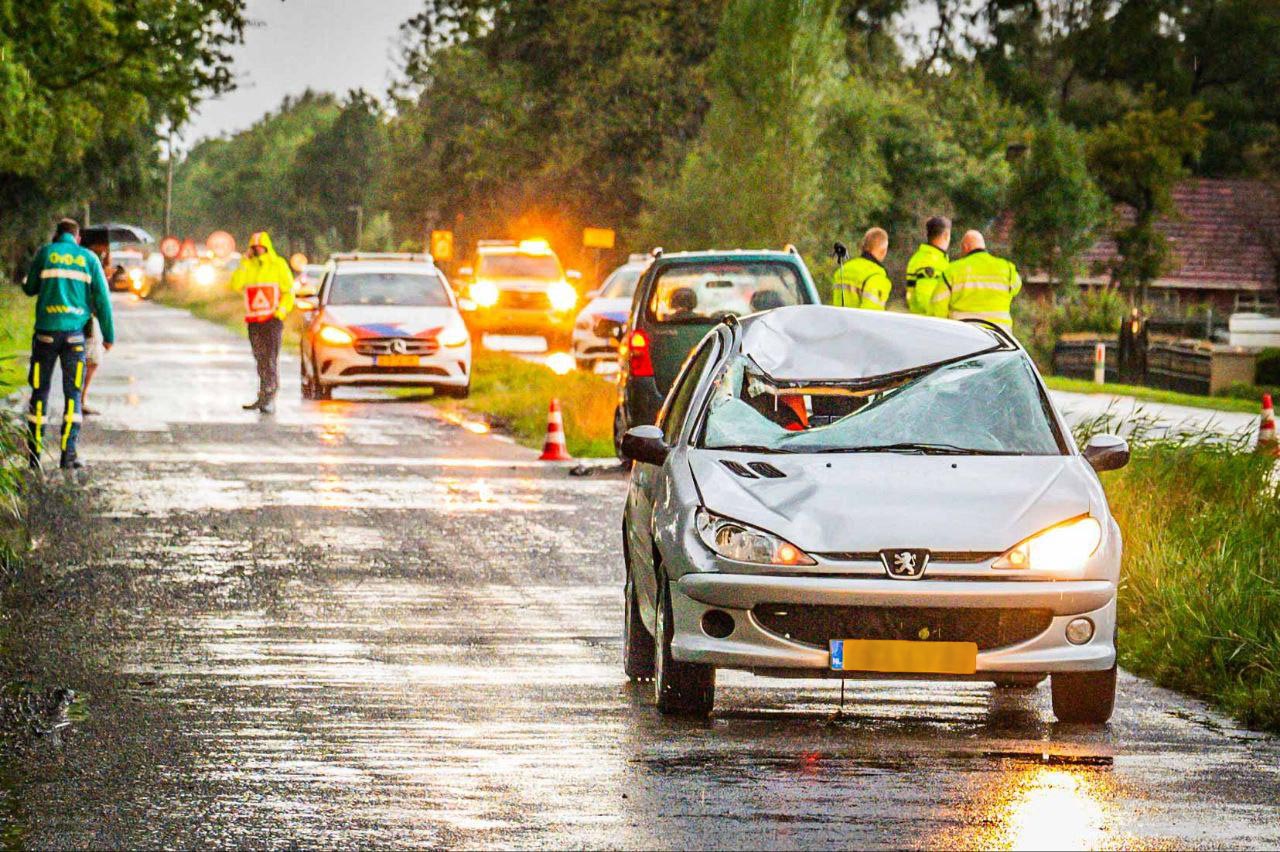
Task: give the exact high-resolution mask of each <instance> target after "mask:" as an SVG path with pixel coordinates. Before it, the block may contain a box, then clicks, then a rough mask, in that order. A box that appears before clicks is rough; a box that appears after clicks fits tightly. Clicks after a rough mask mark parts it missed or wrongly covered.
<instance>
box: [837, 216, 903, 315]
mask: <svg viewBox="0 0 1280 852" xmlns="http://www.w3.org/2000/svg"><path fill="white" fill-rule="evenodd" d="M888 253H889V234H888V233H887V232H886V231H885V230H884V228H872V229H871V230H869V231H867V233H866V235H865V236H863V238H862V254H861V256H859V257H855V258H854V259H853V260H850V261H848V262H847V263H845V264H844V265H842V266H841V267H840V268H839V269H837V270H836V274H835V277H834V278H833V283H834V285H835V286H834V291H835V292H834V293H833V294H832V301H831V303H832V304H833V305H835V306H836V307H838V308H862V309H863V310H865V311H883V310H884V309H885V306H886V305H888V304H889V293H890V292H891V291H892V290H893V284H892V282H890V281H889V273H887V272H885V269H884V259H885V256H886V255H887V254H888Z"/></svg>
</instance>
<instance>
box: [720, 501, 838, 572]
mask: <svg viewBox="0 0 1280 852" xmlns="http://www.w3.org/2000/svg"><path fill="white" fill-rule="evenodd" d="M695 522H696V523H697V526H698V536H699V538H701V539H702V543H703V544H705V545H706V546H707V547H709V548H711V549H712V550H713V551H715V552H716V553H717V554H719V555H720V556H723V557H724V558H725V559H732V560H734V561H735V562H750V563H753V564H756V565H817V564H818V563H817V562H814V561H813V557H811V556H809V554H807V553H805V552H804V551H803V550H801V549H800V548H798V547H796V546H795V545H794V544H792V543H791V542H789V541H786V540H785V539H782V538H779V537H778V536H776V535H774V534H773V533H768V532H765V531H764V530H759V529H756V528H755V527H752V526H748V525H747V524H744V523H742V522H741V521H734V520H730V519H729V518H722V517H720V516H719V515H716V514H714V513H712V512H708V511H707V510H706V509H699V510H698V514H697V517H696V519H695Z"/></svg>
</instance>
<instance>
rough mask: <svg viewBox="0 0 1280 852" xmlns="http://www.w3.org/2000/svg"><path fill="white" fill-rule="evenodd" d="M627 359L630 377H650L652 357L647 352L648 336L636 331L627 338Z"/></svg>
mask: <svg viewBox="0 0 1280 852" xmlns="http://www.w3.org/2000/svg"><path fill="white" fill-rule="evenodd" d="M627 358H628V359H629V360H628V364H629V368H630V372H631V375H633V376H652V375H653V357H652V354H651V353H650V351H649V335H648V334H646V333H645V332H644V331H643V330H641V329H636V330H635V331H633V332H631V334H630V336H628V337H627Z"/></svg>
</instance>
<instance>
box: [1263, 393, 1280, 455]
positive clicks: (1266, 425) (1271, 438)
mask: <svg viewBox="0 0 1280 852" xmlns="http://www.w3.org/2000/svg"><path fill="white" fill-rule="evenodd" d="M1258 452H1260V453H1267V452H1269V453H1273V454H1275V455H1277V456H1280V445H1278V444H1277V443H1276V411H1275V408H1273V407H1272V405H1271V394H1269V393H1264V394H1263V395H1262V422H1261V423H1259V424H1258Z"/></svg>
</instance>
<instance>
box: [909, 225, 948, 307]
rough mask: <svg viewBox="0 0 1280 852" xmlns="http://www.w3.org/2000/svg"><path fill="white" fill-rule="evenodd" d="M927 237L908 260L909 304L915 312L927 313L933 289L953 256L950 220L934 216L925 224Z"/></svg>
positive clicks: (937, 284)
mask: <svg viewBox="0 0 1280 852" xmlns="http://www.w3.org/2000/svg"><path fill="white" fill-rule="evenodd" d="M924 238H925V241H924V242H922V243H921V244H920V248H918V249H916V253H915V254H913V255H911V260H909V261H907V308H908V309H909V310H910V311H911V313H913V314H923V315H928V313H929V303H930V301H931V300H932V299H933V293H934V291H935V290H937V289H938V287H939V285H941V284H942V273H944V272H946V271H947V266H949V265H950V263H951V259H950V258H949V257H947V249H949V248H950V247H951V220H950V219H948V218H947V217H946V216H934V217H933V218H932V219H930V220H929V221H928V222H926V223H925V226H924Z"/></svg>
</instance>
